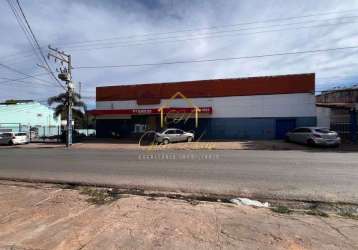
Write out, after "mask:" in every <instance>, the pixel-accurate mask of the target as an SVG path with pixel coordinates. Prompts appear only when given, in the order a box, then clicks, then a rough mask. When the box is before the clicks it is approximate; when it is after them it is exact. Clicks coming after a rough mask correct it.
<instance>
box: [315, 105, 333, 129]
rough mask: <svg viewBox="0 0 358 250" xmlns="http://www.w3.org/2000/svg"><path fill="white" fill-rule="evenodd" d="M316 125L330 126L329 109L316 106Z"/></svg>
mask: <svg viewBox="0 0 358 250" xmlns="http://www.w3.org/2000/svg"><path fill="white" fill-rule="evenodd" d="M317 126H318V127H325V128H330V127H331V109H330V108H325V107H317Z"/></svg>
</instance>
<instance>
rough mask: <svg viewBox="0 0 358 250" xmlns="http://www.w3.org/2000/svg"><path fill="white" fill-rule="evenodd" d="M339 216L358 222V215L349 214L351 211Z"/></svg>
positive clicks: (341, 212) (341, 213) (340, 213)
mask: <svg viewBox="0 0 358 250" xmlns="http://www.w3.org/2000/svg"><path fill="white" fill-rule="evenodd" d="M338 215H340V216H342V217H346V218H349V219H353V220H358V214H354V213H352V212H349V211H340V212H339V213H338Z"/></svg>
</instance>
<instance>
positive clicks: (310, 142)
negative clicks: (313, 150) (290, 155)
mask: <svg viewBox="0 0 358 250" xmlns="http://www.w3.org/2000/svg"><path fill="white" fill-rule="evenodd" d="M307 144H308V145H309V146H312V147H313V146H316V143H315V142H314V140H312V139H309V140H307Z"/></svg>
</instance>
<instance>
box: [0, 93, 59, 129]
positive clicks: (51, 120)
mask: <svg viewBox="0 0 358 250" xmlns="http://www.w3.org/2000/svg"><path fill="white" fill-rule="evenodd" d="M60 126H61V119H60V117H58V118H55V117H54V110H53V109H51V108H49V107H48V106H46V105H43V104H41V103H38V102H35V101H32V100H26V101H16V102H14V103H1V104H0V132H20V131H21V132H28V131H29V130H30V129H31V128H32V131H38V133H39V134H40V135H42V134H46V135H51V134H57V133H58V129H59V127H60Z"/></svg>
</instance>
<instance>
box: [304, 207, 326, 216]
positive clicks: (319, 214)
mask: <svg viewBox="0 0 358 250" xmlns="http://www.w3.org/2000/svg"><path fill="white" fill-rule="evenodd" d="M305 214H308V215H314V216H321V217H329V215H328V214H327V213H325V212H323V211H321V210H317V209H313V210H309V211H306V212H305Z"/></svg>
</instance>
